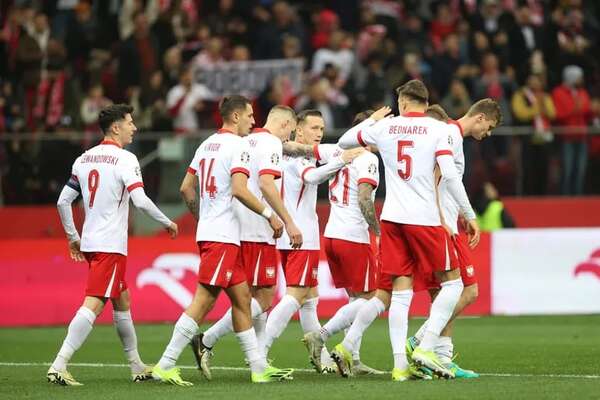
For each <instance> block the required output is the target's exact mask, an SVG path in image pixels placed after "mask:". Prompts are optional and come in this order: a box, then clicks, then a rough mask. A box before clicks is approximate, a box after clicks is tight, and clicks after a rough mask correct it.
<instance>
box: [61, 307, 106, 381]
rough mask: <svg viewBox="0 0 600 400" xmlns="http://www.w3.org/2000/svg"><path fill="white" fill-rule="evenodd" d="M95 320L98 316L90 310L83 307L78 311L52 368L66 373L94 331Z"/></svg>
mask: <svg viewBox="0 0 600 400" xmlns="http://www.w3.org/2000/svg"><path fill="white" fill-rule="evenodd" d="M95 320H96V314H94V312H93V311H92V310H90V309H89V308H86V307H81V308H80V309H79V310H77V312H76V313H75V316H74V317H73V319H72V320H71V323H70V324H69V329H68V330H67V337H65V340H64V341H63V344H62V346H61V348H60V350H59V351H58V354H57V356H56V359H55V360H54V362H53V363H52V368H54V369H55V370H57V371H65V370H66V369H67V363H68V362H69V360H70V359H71V357H73V353H75V352H76V351H77V350H79V348H80V347H81V345H82V344H83V342H85V339H87V337H88V335H89V334H90V332H91V331H92V327H93V326H94V321H95Z"/></svg>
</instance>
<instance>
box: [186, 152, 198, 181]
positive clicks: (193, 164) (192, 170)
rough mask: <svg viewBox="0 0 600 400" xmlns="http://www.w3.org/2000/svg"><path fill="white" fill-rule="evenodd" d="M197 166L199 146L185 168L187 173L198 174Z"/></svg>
mask: <svg viewBox="0 0 600 400" xmlns="http://www.w3.org/2000/svg"><path fill="white" fill-rule="evenodd" d="M198 168H200V148H198V149H197V150H196V153H194V158H193V159H192V162H191V163H190V165H189V167H188V168H187V172H188V174H192V175H198Z"/></svg>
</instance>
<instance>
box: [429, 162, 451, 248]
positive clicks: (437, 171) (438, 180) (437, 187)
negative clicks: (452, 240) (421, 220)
mask: <svg viewBox="0 0 600 400" xmlns="http://www.w3.org/2000/svg"><path fill="white" fill-rule="evenodd" d="M433 177H434V182H436V185H435V203H436V205H437V208H438V213H439V215H440V221H441V223H442V226H443V227H444V229H445V230H446V232H448V236H452V235H453V233H452V229H450V227H449V226H448V224H447V223H446V218H444V212H443V209H442V203H441V200H440V183H441V179H442V173H441V172H440V167H439V166H438V165H436V166H435V169H434V170H433Z"/></svg>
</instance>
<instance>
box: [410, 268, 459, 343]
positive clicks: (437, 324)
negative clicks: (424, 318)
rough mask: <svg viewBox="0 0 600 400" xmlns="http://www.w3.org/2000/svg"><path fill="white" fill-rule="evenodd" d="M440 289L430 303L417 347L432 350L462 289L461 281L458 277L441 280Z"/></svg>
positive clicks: (450, 315) (448, 319)
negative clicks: (425, 326) (422, 333)
mask: <svg viewBox="0 0 600 400" xmlns="http://www.w3.org/2000/svg"><path fill="white" fill-rule="evenodd" d="M441 287H442V288H441V290H440V292H439V293H438V295H437V297H436V298H435V300H434V301H433V304H431V313H430V315H429V320H428V322H427V330H426V331H425V335H424V336H423V340H422V341H421V343H420V344H419V348H421V349H422V350H425V351H431V350H433V347H434V346H435V344H436V343H437V341H438V338H439V336H440V333H441V332H442V329H444V327H445V326H446V324H447V323H448V321H450V317H452V313H453V312H454V307H455V306H456V303H457V302H458V299H459V298H460V294H461V293H462V290H463V283H462V280H460V279H455V280H452V281H446V282H442V284H441Z"/></svg>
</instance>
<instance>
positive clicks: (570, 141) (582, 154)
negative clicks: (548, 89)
mask: <svg viewBox="0 0 600 400" xmlns="http://www.w3.org/2000/svg"><path fill="white" fill-rule="evenodd" d="M552 99H553V100H554V106H555V107H556V123H557V125H558V126H561V127H570V128H573V132H569V131H567V132H565V133H563V134H562V136H561V139H562V151H561V153H562V177H561V192H562V194H563V195H580V194H582V193H583V183H584V181H585V172H586V168H587V157H588V149H587V135H586V129H585V127H586V126H587V121H588V119H589V113H590V96H589V94H588V92H587V90H585V88H584V87H583V70H582V69H581V68H580V67H578V66H575V65H569V66H567V67H565V69H564V70H563V84H562V85H560V86H558V87H556V88H554V90H553V91H552Z"/></svg>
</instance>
